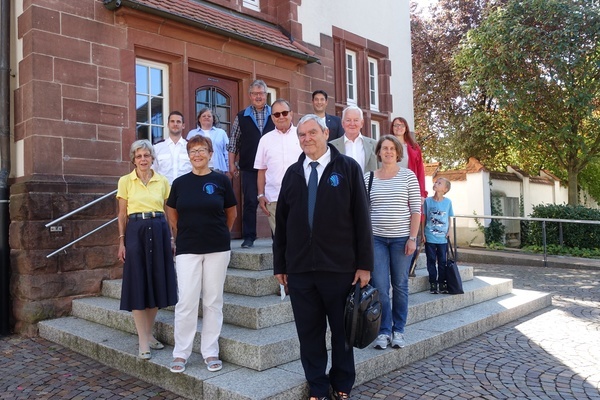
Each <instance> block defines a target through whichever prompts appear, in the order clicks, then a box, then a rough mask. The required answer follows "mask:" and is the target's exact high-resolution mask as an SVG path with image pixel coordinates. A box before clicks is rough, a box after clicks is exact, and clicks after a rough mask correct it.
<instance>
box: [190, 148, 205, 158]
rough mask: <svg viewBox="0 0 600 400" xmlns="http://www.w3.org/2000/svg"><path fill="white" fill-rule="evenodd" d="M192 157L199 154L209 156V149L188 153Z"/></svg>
mask: <svg viewBox="0 0 600 400" xmlns="http://www.w3.org/2000/svg"><path fill="white" fill-rule="evenodd" d="M188 154H189V155H190V156H197V155H198V154H208V149H193V150H190V151H188Z"/></svg>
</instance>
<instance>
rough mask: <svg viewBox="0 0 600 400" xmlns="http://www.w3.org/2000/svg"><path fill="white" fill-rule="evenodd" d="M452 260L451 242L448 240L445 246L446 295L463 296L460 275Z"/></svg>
mask: <svg viewBox="0 0 600 400" xmlns="http://www.w3.org/2000/svg"><path fill="white" fill-rule="evenodd" d="M454 259H455V257H454V249H453V248H452V242H451V241H450V239H448V246H446V284H447V285H448V294H463V293H464V290H463V285H462V279H461V278H460V273H459V272H458V267H457V266H456V261H455V260H454Z"/></svg>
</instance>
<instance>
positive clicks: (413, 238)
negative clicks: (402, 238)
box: [408, 236, 417, 243]
mask: <svg viewBox="0 0 600 400" xmlns="http://www.w3.org/2000/svg"><path fill="white" fill-rule="evenodd" d="M408 240H412V241H413V242H415V243H416V242H417V237H416V236H409V237H408Z"/></svg>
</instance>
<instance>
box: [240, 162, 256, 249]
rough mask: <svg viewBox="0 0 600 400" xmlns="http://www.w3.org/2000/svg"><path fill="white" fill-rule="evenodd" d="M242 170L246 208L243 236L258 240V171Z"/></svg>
mask: <svg viewBox="0 0 600 400" xmlns="http://www.w3.org/2000/svg"><path fill="white" fill-rule="evenodd" d="M241 172H242V196H243V198H244V210H243V211H242V236H243V237H244V239H250V240H256V210H257V209H258V199H257V198H256V196H258V187H257V186H256V179H257V178H258V171H241Z"/></svg>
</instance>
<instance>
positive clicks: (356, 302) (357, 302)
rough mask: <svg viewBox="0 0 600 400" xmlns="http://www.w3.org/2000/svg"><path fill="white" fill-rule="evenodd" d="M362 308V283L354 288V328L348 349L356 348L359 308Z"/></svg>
mask: <svg viewBox="0 0 600 400" xmlns="http://www.w3.org/2000/svg"><path fill="white" fill-rule="evenodd" d="M359 306H360V282H356V285H355V286H354V309H353V310H352V324H351V326H352V328H351V329H350V343H346V345H347V346H348V348H352V347H354V339H355V338H356V325H358V307H359Z"/></svg>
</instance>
